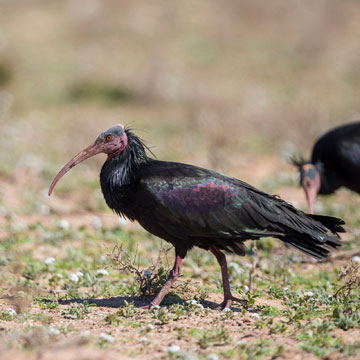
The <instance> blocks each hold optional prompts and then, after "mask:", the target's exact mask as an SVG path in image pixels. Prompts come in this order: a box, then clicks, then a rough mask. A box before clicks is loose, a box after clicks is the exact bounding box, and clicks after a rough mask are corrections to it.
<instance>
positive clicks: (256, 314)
mask: <svg viewBox="0 0 360 360" xmlns="http://www.w3.org/2000/svg"><path fill="white" fill-rule="evenodd" d="M250 316H251V317H252V318H254V319H260V315H259V314H258V313H250Z"/></svg>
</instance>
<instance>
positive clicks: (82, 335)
mask: <svg viewBox="0 0 360 360" xmlns="http://www.w3.org/2000/svg"><path fill="white" fill-rule="evenodd" d="M79 336H80V337H82V338H88V337H90V331H89V330H83V331H81V332H80V333H79Z"/></svg>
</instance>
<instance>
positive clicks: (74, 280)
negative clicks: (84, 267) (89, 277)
mask: <svg viewBox="0 0 360 360" xmlns="http://www.w3.org/2000/svg"><path fill="white" fill-rule="evenodd" d="M69 280H70V281H72V282H73V283H77V282H79V277H78V276H77V275H76V274H70V276H69Z"/></svg>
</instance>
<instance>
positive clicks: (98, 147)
mask: <svg viewBox="0 0 360 360" xmlns="http://www.w3.org/2000/svg"><path fill="white" fill-rule="evenodd" d="M101 152H102V144H96V143H94V144H92V145H90V146H88V147H87V148H86V149H84V150H83V151H81V152H80V153H78V154H77V155H76V156H75V157H73V158H72V159H71V160H70V161H69V162H68V163H67V164H66V165H65V166H64V167H63V168H62V169H61V170H60V171H59V173H58V174H57V175H56V176H55V178H54V180H53V182H52V183H51V185H50V188H49V196H50V195H51V193H52V192H53V190H54V188H55V185H56V184H57V183H58V181H59V180H60V179H61V178H62V177H63V176H64V175H65V174H66V173H67V172H68V171H69V170H70V169H71V168H73V167H74V166H75V165H77V164H79V163H81V162H82V161H84V160H86V159H88V158H89V157H91V156H94V155H96V154H99V153H101Z"/></svg>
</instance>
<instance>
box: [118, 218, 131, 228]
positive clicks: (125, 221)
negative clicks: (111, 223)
mask: <svg viewBox="0 0 360 360" xmlns="http://www.w3.org/2000/svg"><path fill="white" fill-rule="evenodd" d="M118 221H119V225H120V226H125V225H127V224H128V223H129V220H128V219H125V218H123V217H120V216H119V220H118Z"/></svg>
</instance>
